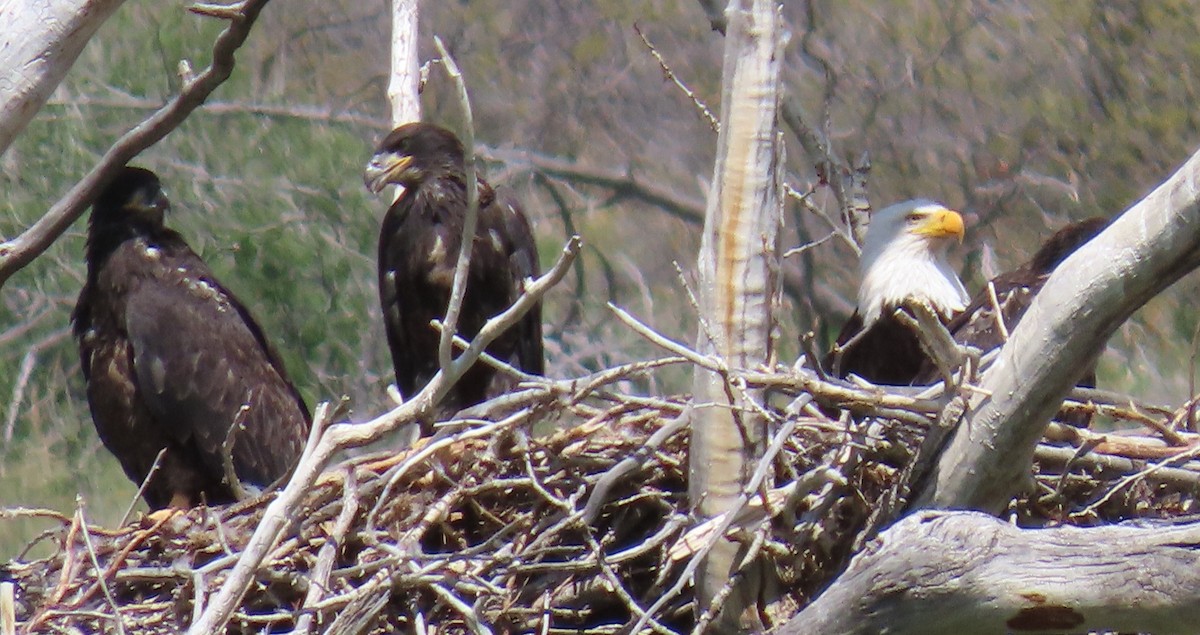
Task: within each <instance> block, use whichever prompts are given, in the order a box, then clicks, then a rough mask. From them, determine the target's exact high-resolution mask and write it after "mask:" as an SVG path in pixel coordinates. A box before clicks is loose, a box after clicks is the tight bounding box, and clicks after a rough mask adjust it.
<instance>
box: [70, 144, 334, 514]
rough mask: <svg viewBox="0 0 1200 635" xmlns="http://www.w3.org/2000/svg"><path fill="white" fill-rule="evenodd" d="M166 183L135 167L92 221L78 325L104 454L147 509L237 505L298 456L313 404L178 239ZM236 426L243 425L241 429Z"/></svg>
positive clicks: (112, 187)
mask: <svg viewBox="0 0 1200 635" xmlns="http://www.w3.org/2000/svg"><path fill="white" fill-rule="evenodd" d="M169 206H170V204H169V203H168V201H167V198H166V196H165V195H164V194H163V191H162V187H161V185H160V184H159V180H158V177H157V176H155V175H154V173H153V172H150V171H149V170H143V169H141V168H134V167H126V168H124V169H123V170H122V171H121V173H120V174H118V175H117V177H116V178H115V179H114V180H113V181H112V182H111V183H110V184H109V185H108V186H107V187H106V188H105V189H104V190H103V192H101V194H100V197H99V198H98V199H97V200H96V202H95V204H94V205H93V207H92V214H91V219H90V220H89V222H88V238H87V255H86V257H87V282H86V283H85V284H84V286H83V291H82V292H80V294H79V300H78V302H77V303H76V305H75V310H74V312H73V313H72V315H71V320H72V321H73V322H74V331H75V337H76V338H77V339H78V341H79V356H80V360H81V361H82V363H83V376H84V379H85V380H86V381H87V397H88V406H89V407H90V408H91V412H92V420H93V422H94V423H95V424H96V430H97V432H99V433H100V439H101V440H102V441H103V442H104V445H105V446H107V447H108V449H109V450H110V451H111V452H112V453H113V454H114V455H116V457H117V460H118V461H120V462H121V467H123V468H124V469H125V474H126V475H128V476H129V478H130V479H132V480H133V481H135V482H137V483H141V482H142V481H144V480H145V479H146V477H147V475H149V473H150V470H151V466H152V465H153V464H154V461H155V458H156V457H157V456H158V454H159V452H160V451H161V450H163V449H164V448H165V450H166V452H165V453H164V454H163V456H162V460H161V463H160V466H159V469H158V471H156V472H155V473H154V474H153V476H151V477H150V480H149V482H148V484H147V487H146V490H145V498H146V502H147V503H149V505H150V507H151V508H154V509H161V508H163V507H168V506H169V507H176V508H181V507H191V506H194V505H196V504H198V503H200V502H201V501H206V502H208V503H209V504H220V503H227V502H232V501H233V500H234V498H235V490H234V488H233V487H231V485H230V484H229V483H228V482H227V481H226V479H225V459H224V456H225V455H224V454H223V452H222V444H223V443H225V441H226V438H227V436H228V435H232V437H231V439H230V443H231V446H232V450H231V453H230V454H231V457H230V458H231V462H232V466H233V469H234V471H235V473H236V475H237V478H238V480H239V481H241V482H242V483H243V484H248V485H253V486H259V487H262V486H266V485H269V484H271V483H272V482H273V481H275V480H276V479H278V478H280V477H281V476H283V475H285V474H286V473H287V472H288V470H289V469H291V467H292V465H293V463H295V461H296V459H297V458H298V457H299V455H300V451H301V449H302V448H303V446H304V442H305V439H306V437H307V434H308V429H309V425H310V419H309V412H308V407H307V406H306V405H305V403H304V400H303V399H302V398H301V396H300V393H299V392H297V390H296V388H295V386H293V385H292V382H291V381H290V380H289V379H288V376H287V373H286V372H285V371H284V368H283V363H282V361H281V360H280V358H279V356H278V355H277V354H276V352H275V351H274V350H273V349H272V348H271V346H270V344H269V343H268V342H267V338H266V335H265V334H264V333H263V331H262V329H261V328H260V327H259V326H258V324H257V323H255V321H254V318H252V317H251V316H250V313H249V311H248V310H247V309H246V307H245V306H243V305H242V303H241V302H239V301H238V299H237V298H235V297H234V296H233V294H232V293H230V292H229V291H228V290H227V289H226V288H225V287H223V286H222V285H221V283H220V282H218V281H217V279H216V278H215V277H214V276H213V274H212V271H211V270H209V268H208V266H207V265H205V264H204V261H202V260H201V259H200V257H199V256H197V255H196V253H195V252H193V251H192V250H191V248H190V247H188V244H187V243H186V242H184V240H183V237H182V236H180V235H179V234H178V233H176V232H174V231H172V230H170V229H168V228H166V227H165V226H164V225H163V215H164V214H165V213H166V211H167V210H168V208H169ZM235 427H236V429H234V428H235Z"/></svg>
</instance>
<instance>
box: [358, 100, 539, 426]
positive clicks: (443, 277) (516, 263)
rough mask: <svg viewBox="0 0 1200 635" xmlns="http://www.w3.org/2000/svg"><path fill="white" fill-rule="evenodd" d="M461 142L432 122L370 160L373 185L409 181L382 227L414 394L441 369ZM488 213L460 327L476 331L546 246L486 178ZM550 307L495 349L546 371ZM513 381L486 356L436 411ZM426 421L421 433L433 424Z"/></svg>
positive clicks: (401, 383)
mask: <svg viewBox="0 0 1200 635" xmlns="http://www.w3.org/2000/svg"><path fill="white" fill-rule="evenodd" d="M463 161H464V158H463V147H462V143H461V142H460V141H459V140H458V138H457V137H456V136H455V135H454V133H452V132H450V131H449V130H446V129H445V128H441V127H439V126H435V125H432V124H426V123H410V124H405V125H404V126H401V127H399V128H397V129H395V130H393V131H392V133H391V134H389V135H388V136H387V137H386V138H385V139H384V140H383V141H382V142H381V143H380V144H379V147H378V149H377V150H376V151H375V154H374V156H373V157H372V158H371V161H370V163H369V164H368V165H367V170H366V172H365V174H364V181H365V182H366V184H367V187H368V188H370V189H371V190H372V191H373V192H380V191H382V190H383V188H385V187H386V186H387V185H389V184H394V185H399V186H401V187H402V188H404V189H403V192H402V193H401V195H400V197H399V198H398V199H397V200H396V202H395V203H393V204H392V206H391V208H390V209H388V212H387V214H386V215H385V216H384V219H383V226H382V229H381V231H380V235H379V265H378V266H379V299H380V303H381V305H382V308H383V319H384V326H385V328H386V330H387V338H388V345H389V347H390V348H391V353H392V363H393V365H394V367H395V371H396V383H397V385H398V387H399V389H400V393H401V394H402V395H403V396H404V397H405V398H406V399H407V398H410V397H412V396H413V395H414V394H416V393H417V392H418V391H419V390H420V389H421V387H423V386H424V385H425V384H426V383H428V382H429V380H430V379H432V378H433V376H434V375H435V374H436V373H437V371H438V357H437V349H438V333H437V331H436V330H435V329H434V327H433V326H431V325H430V321H431V320H439V321H440V320H442V318H443V316H444V315H445V312H446V305H447V304H448V302H449V299H450V289H451V286H452V284H453V280H454V267H455V262H456V260H457V258H458V252H459V246H460V245H461V236H462V227H463V221H464V219H465V217H466V213H467V188H466V175H465V170H464V167H463ZM478 185H479V216H478V225H477V228H476V232H475V240H474V243H473V246H472V247H473V248H472V252H471V266H470V269H469V271H468V275H467V285H466V292H465V295H464V297H463V304H462V311H461V313H460V316H459V322H458V333H459V335H461V336H462V337H464V338H466V339H468V340H469V339H471V338H473V337H475V335H476V334H477V333H478V332H479V329H480V328H482V327H483V325H484V323H485V322H486V321H487V320H488V319H489V318H491V317H493V316H495V315H497V314H499V313H500V312H502V311H504V310H505V309H507V308H508V307H509V305H511V304H512V303H513V301H515V300H516V299H517V297H518V296H519V295H520V293H521V290H522V288H523V286H524V281H525V279H526V278H529V277H535V276H537V275H538V271H539V269H538V258H537V245H536V243H535V242H534V239H533V232H532V230H531V229H530V226H529V220H528V219H527V218H526V217H525V214H524V213H523V212H522V211H521V209H520V208H519V207H518V206H517V205H516V203H514V202H512V201H507V200H501V199H500V198H498V197H497V196H496V194H495V192H493V190H492V188H491V187H490V186H488V184H487V183H486V182H485V181H484V180H483V179H482V178H480V179H478ZM541 320H542V317H541V307H540V305H539V306H538V307H535V308H534V309H533V310H531V311H530V312H529V313H528V314H526V315H525V317H524V318H522V319H521V321H520V322H518V323H517V325H516V326H515V327H514V328H513V329H510V330H509V331H508V332H507V333H505V334H503V335H501V336H500V337H499V338H497V339H496V340H495V341H493V342H492V344H491V345H490V346H488V348H487V352H488V353H490V354H491V355H492V356H494V357H496V358H498V359H500V360H503V361H505V362H508V363H509V364H511V365H513V366H514V367H516V368H518V369H520V370H522V371H524V372H527V373H531V374H535V375H540V374H542V373H543V372H544V358H543V352H542V321H541ZM514 385H515V384H514V382H513V380H512V379H511V378H510V377H508V376H506V375H503V374H501V373H499V372H497V371H496V370H494V369H492V368H490V367H488V366H486V365H484V364H482V363H480V364H476V365H475V366H474V367H473V368H471V370H470V371H468V372H467V374H466V375H465V376H463V378H462V379H461V380H460V381H459V382H458V384H457V385H456V386H455V387H454V388H453V389H452V390H451V392H450V394H448V395H447V396H446V398H445V399H444V400H443V402H442V404H440V406H439V408H438V411H437V412H436V413H434V417H436V418H443V417H446V416H449V415H452V414H453V413H455V412H457V411H458V410H460V409H462V408H467V407H470V406H472V405H474V404H477V403H479V402H481V401H484V400H486V399H489V398H491V397H494V396H497V395H500V394H503V393H504V392H507V391H508V390H511V389H512V388H513V386H514ZM429 424H430V422H428V421H426V422H423V427H422V434H429V433H430V432H431V431H432V428H431V426H430V425H429Z"/></svg>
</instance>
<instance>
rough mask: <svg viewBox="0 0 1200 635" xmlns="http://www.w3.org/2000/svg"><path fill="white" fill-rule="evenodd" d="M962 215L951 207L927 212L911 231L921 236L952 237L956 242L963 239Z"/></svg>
mask: <svg viewBox="0 0 1200 635" xmlns="http://www.w3.org/2000/svg"><path fill="white" fill-rule="evenodd" d="M965 230H966V228H965V226H964V225H963V218H962V215H961V214H959V213H958V212H956V211H954V210H952V209H946V208H941V209H938V210H936V211H932V212H930V213H929V216H928V217H926V218H925V220H924V221H922V222H921V224H920V225H918V226H917V227H916V228H915V229H914V230H913V231H914V232H915V233H917V234H918V235H921V236H928V237H930V238H949V237H952V236H953V237H954V238H957V239H958V242H960V243H961V242H962V241H963V236H964V234H965Z"/></svg>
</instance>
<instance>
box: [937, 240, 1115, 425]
mask: <svg viewBox="0 0 1200 635" xmlns="http://www.w3.org/2000/svg"><path fill="white" fill-rule="evenodd" d="M1107 225H1108V219H1106V218H1089V219H1087V220H1083V221H1079V222H1076V223H1072V224H1070V225H1067V226H1066V227H1064V228H1062V229H1060V230H1058V231H1057V232H1055V233H1054V235H1053V236H1051V237H1050V238H1049V239H1047V240H1046V242H1044V243H1043V244H1042V246H1041V248H1039V249H1038V251H1037V253H1035V254H1034V255H1033V257H1032V258H1030V259H1029V261H1028V262H1026V263H1025V264H1023V265H1021V266H1020V267H1017V268H1016V269H1013V270H1011V271H1008V272H1005V273H1002V274H1000V275H998V276H996V277H995V278H993V279H992V281H991V284H992V286H993V287H994V288H995V291H996V302H994V303H993V301H992V299H991V297H990V295H989V294H988V291H987V289H983V290H982V291H980V292H979V293H977V294H975V297H974V298H972V299H971V303H970V304H968V305H967V308H966V309H965V310H963V312H962V313H960V314H959V315H958V316H956V317H955V318H954V319H953V320H951V321H950V323H949V324H948V325H947V327H946V328H947V329H949V331H950V334H951V335H952V336H954V340H955V341H956V342H958V343H959V344H960V345H963V346H971V347H974V348H976V349H978V350H980V351H982V352H984V353H986V352H988V351H991V350H994V349H997V348H1000V347H1001V346H1003V345H1004V342H1005V338H1004V334H1003V333H1002V332H1001V330H1000V328H999V326H998V325H997V322H996V306H999V307H1000V315H1001V317H1002V318H1003V320H1004V325H1005V328H1006V329H1007V330H1008V332H1009V333H1011V332H1012V330H1013V329H1015V328H1016V327H1017V324H1018V323H1020V321H1021V318H1022V317H1023V316H1024V315H1025V312H1026V311H1027V310H1029V306H1030V305H1031V304H1032V303H1033V298H1034V297H1035V296H1036V295H1037V294H1038V293H1039V292H1040V291H1041V290H1042V286H1043V285H1045V284H1046V280H1047V279H1049V278H1050V275H1051V274H1052V273H1054V269H1055V268H1057V267H1058V265H1059V264H1061V263H1062V261H1063V260H1066V259H1067V257H1068V256H1070V255H1071V254H1073V253H1075V251H1076V250H1077V249H1079V247H1081V246H1083V245H1084V243H1086V242H1088V241H1089V240H1091V239H1092V238H1094V237H1095V236H1096V235H1097V234H1099V233H1100V232H1101V231H1103V230H1104V228H1105V227H1106V226H1107ZM920 374H921V377H922V381H923V382H932V381H936V380H937V379H938V377H939V376H940V373H939V372H938V370H937V369H936V368H934V367H933V365H932V364H930V363H928V362H927V363H926V364H925V367H924V368H923V369H922V370H921V373H920ZM1078 385H1080V386H1084V387H1089V388H1090V387H1094V386H1095V385H1096V364H1095V362H1093V363H1092V364H1090V365H1089V366H1088V367H1087V368H1086V369H1084V372H1083V375H1082V376H1081V377H1080V379H1079V382H1078ZM1068 420H1069V421H1070V422H1072V423H1076V424H1083V425H1086V423H1087V421H1086V418H1085V419H1080V418H1078V417H1070V418H1069V419H1068Z"/></svg>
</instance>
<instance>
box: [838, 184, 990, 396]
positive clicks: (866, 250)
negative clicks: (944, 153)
mask: <svg viewBox="0 0 1200 635" xmlns="http://www.w3.org/2000/svg"><path fill="white" fill-rule="evenodd" d="M962 238H963V219H962V216H961V215H959V214H958V212H955V211H953V210H950V209H947V208H946V207H945V206H943V205H941V204H939V203H935V202H933V201H929V200H923V199H918V200H912V201H904V202H902V203H896V204H895V205H891V206H889V207H886V208H884V209H882V210H880V211H878V212H875V213H874V214H873V215H872V216H871V224H870V225H869V226H868V227H867V235H866V239H865V240H864V241H863V245H862V257H861V259H860V261H859V270H860V273H861V276H862V278H861V280H860V282H859V287H858V304H857V307H856V308H855V311H854V315H852V316H851V317H850V319H849V321H847V322H846V324H845V326H843V327H842V330H841V333H840V334H839V335H838V337H837V347H836V348H835V349H834V351H835V352H833V353H831V354H830V355H829V356H828V357H827V359H826V367H827V368H829V369H831V370H833V371H834V372H835V374H836V375H837V376H838V377H845V376H846V375H848V374H851V373H853V374H855V375H858V376H859V377H862V378H863V379H866V380H867V381H870V382H872V383H876V384H888V385H909V384H911V383H913V381H914V380H916V379H917V374H918V372H919V371H920V370H921V367H922V364H923V363H925V360H926V355H925V353H924V352H923V351H922V350H921V345H920V341H919V339H918V337H917V334H916V333H915V332H914V331H913V330H912V329H911V328H909V327H908V326H906V325H905V324H904V323H902V322H900V321H899V320H897V319H896V318H895V317H894V315H893V314H894V312H895V310H896V309H897V308H900V307H902V306H903V305H904V303H905V302H906V301H910V300H911V301H920V302H924V303H925V304H927V305H928V306H929V307H930V308H931V309H933V310H934V312H936V313H937V314H938V316H939V317H940V318H941V319H942V320H943V322H945V321H948V320H950V319H951V318H952V317H953V316H954V315H956V314H957V313H958V312H959V311H962V309H963V307H964V306H965V305H966V303H967V292H966V290H965V289H964V288H963V285H962V282H960V281H959V279H958V276H957V275H956V274H955V273H954V269H953V268H952V267H951V266H950V264H949V263H948V262H947V261H946V251H947V249H948V248H949V246H950V245H951V244H952V243H953V242H961V241H962ZM839 349H840V353H838V352H837V351H838V350H839ZM839 356H840V359H839Z"/></svg>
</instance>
